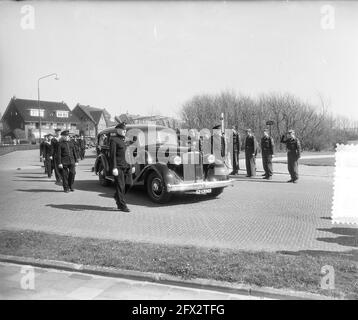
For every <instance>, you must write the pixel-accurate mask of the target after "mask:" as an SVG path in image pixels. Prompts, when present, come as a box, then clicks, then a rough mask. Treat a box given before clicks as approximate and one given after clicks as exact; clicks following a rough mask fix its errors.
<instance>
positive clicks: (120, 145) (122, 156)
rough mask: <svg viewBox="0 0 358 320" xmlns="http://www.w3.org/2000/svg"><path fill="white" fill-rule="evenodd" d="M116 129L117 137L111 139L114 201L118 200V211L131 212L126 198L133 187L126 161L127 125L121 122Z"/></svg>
mask: <svg viewBox="0 0 358 320" xmlns="http://www.w3.org/2000/svg"><path fill="white" fill-rule="evenodd" d="M115 128H116V133H117V135H116V136H114V137H111V140H110V167H111V169H112V174H113V176H114V185H115V188H116V191H115V193H114V199H115V200H116V204H117V209H118V210H120V211H124V212H130V210H129V209H128V207H127V204H126V201H125V198H124V195H125V193H126V191H127V189H129V188H128V187H129V186H131V185H132V171H131V166H130V164H128V163H127V161H126V149H127V146H126V144H125V136H126V132H127V130H126V124H125V123H124V122H121V123H119V124H117V125H116V127H115Z"/></svg>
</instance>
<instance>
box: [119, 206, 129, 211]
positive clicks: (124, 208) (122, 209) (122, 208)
mask: <svg viewBox="0 0 358 320" xmlns="http://www.w3.org/2000/svg"><path fill="white" fill-rule="evenodd" d="M118 210H119V211H123V212H131V211H130V210H129V208H128V207H118Z"/></svg>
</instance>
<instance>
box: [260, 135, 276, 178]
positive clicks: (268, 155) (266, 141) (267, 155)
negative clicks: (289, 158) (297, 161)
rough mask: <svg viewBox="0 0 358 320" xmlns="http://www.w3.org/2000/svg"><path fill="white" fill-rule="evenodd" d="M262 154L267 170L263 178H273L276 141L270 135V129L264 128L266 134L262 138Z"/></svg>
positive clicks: (265, 169) (264, 166)
mask: <svg viewBox="0 0 358 320" xmlns="http://www.w3.org/2000/svg"><path fill="white" fill-rule="evenodd" d="M261 154H262V166H263V168H264V171H265V176H264V177H263V179H267V180H271V179H272V157H273V154H274V142H273V139H272V137H270V136H269V132H268V129H265V130H264V135H263V137H262V138H261Z"/></svg>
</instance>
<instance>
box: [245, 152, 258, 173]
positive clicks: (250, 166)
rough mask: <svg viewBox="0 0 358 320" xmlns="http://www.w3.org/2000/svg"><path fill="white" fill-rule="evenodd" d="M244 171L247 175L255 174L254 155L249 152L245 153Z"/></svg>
mask: <svg viewBox="0 0 358 320" xmlns="http://www.w3.org/2000/svg"><path fill="white" fill-rule="evenodd" d="M245 162H246V172H247V175H248V176H250V177H251V176H256V157H255V156H254V155H252V154H250V153H245Z"/></svg>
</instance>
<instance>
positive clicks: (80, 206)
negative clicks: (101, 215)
mask: <svg viewBox="0 0 358 320" xmlns="http://www.w3.org/2000/svg"><path fill="white" fill-rule="evenodd" d="M46 207H51V208H56V209H65V210H70V211H85V210H86V211H87V210H89V211H117V210H116V209H115V207H100V206H91V205H85V204H47V205H46Z"/></svg>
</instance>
